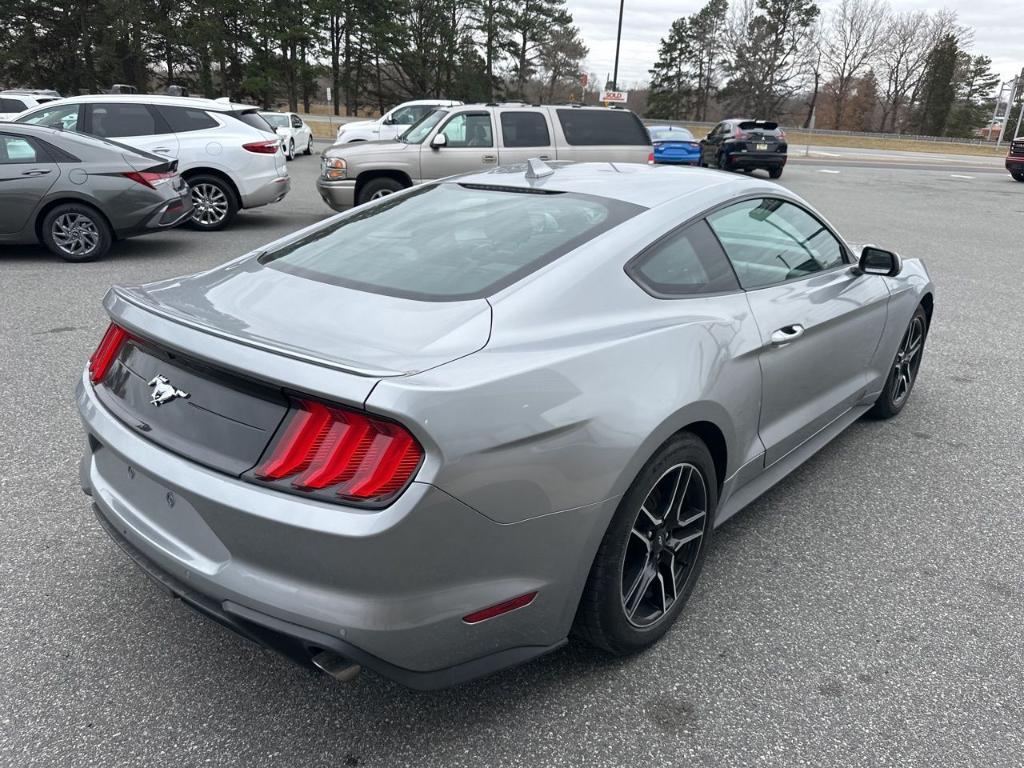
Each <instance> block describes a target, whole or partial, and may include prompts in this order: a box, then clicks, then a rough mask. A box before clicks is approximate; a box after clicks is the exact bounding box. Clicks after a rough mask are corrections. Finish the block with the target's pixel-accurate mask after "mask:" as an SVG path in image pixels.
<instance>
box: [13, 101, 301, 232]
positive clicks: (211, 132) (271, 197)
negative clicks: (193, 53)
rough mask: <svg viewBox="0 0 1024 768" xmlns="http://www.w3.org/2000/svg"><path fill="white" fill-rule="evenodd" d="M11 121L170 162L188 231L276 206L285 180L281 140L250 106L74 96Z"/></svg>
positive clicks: (285, 188) (285, 186)
mask: <svg viewBox="0 0 1024 768" xmlns="http://www.w3.org/2000/svg"><path fill="white" fill-rule="evenodd" d="M15 122H18V123H33V124H36V125H46V126H50V127H53V128H62V129H63V130H66V131H78V132H80V133H88V134H92V135H94V136H100V137H102V138H105V139H112V140H114V141H119V142H121V143H122V144H128V145H130V146H133V147H137V148H138V149H144V150H146V151H148V152H153V153H155V154H158V155H164V156H166V157H173V158H177V160H178V170H179V172H180V173H181V175H182V176H183V177H184V178H185V180H186V181H188V183H189V186H190V187H192V202H193V204H194V206H195V207H194V210H193V213H192V221H191V224H192V226H193V227H194V228H195V229H201V230H215V229H223V228H224V227H226V226H227V225H228V224H229V223H230V222H231V220H232V219H233V218H234V217H235V214H236V213H238V211H239V209H241V208H256V207H257V206H261V205H267V204H268V203H276V202H277V201H278V200H280V199H281V198H283V197H284V196H285V195H286V194H288V190H289V188H290V185H291V182H290V180H289V178H288V170H287V166H286V165H285V158H284V152H283V150H282V149H281V141H280V139H279V138H278V136H277V134H276V133H274V130H273V128H271V127H270V126H269V125H268V124H267V122H266V121H265V120H264V119H263V118H262V117H260V115H259V110H258V109H256V108H255V107H246V106H242V105H238V104H229V103H225V102H217V101H211V100H209V99H190V98H181V97H177V96H151V95H139V96H136V95H118V94H103V95H98V96H76V97H73V98H69V99H61V100H59V101H53V102H50V103H49V104H44V105H42V106H40V107H37V108H36V109H33V110H31V111H29V112H25V113H24V114H21V115H19V116H18V118H17V120H16V121H15Z"/></svg>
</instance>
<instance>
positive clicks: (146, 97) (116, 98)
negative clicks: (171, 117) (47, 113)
mask: <svg viewBox="0 0 1024 768" xmlns="http://www.w3.org/2000/svg"><path fill="white" fill-rule="evenodd" d="M60 102H61V103H62V104H90V103H95V102H122V103H132V102H139V103H143V104H162V105H167V106H177V107H194V108H198V109H208V110H211V111H214V112H236V111H238V110H240V109H257V107H255V106H252V105H250V104H231V103H229V102H225V101H214V100H213V99H201V98H198V97H196V96H163V95H160V94H156V93H94V94H89V95H88V96H69V97H67V98H64V99H60ZM54 103H55V102H48V104H49V105H50V106H52V105H53V104H54Z"/></svg>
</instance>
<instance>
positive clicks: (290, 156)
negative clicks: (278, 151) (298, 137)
mask: <svg viewBox="0 0 1024 768" xmlns="http://www.w3.org/2000/svg"><path fill="white" fill-rule="evenodd" d="M284 157H285V159H286V160H294V159H295V139H288V152H287V153H286V154H285V156H284Z"/></svg>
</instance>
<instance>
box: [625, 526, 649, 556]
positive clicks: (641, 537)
mask: <svg viewBox="0 0 1024 768" xmlns="http://www.w3.org/2000/svg"><path fill="white" fill-rule="evenodd" d="M629 533H630V535H632V536H635V537H636V538H637V539H639V541H640V542H641V543H642V544H643V545H644V549H646V550H647V552H648V553H650V551H651V540H650V539H649V538H647V535H646V534H644V533H641V532H640V531H638V530H637V529H636V528H633V529H631V530H630V532H629Z"/></svg>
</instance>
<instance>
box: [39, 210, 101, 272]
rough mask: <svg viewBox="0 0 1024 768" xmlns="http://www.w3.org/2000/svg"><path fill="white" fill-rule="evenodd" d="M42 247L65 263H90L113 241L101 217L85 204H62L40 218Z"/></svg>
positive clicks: (96, 211)
mask: <svg viewBox="0 0 1024 768" xmlns="http://www.w3.org/2000/svg"><path fill="white" fill-rule="evenodd" d="M41 234H42V236H43V244H44V245H45V246H46V247H47V248H49V249H50V252H51V253H53V254H54V255H56V256H60V257H61V258H62V259H64V260H65V261H71V262H76V263H80V262H85V261H93V260H94V259H98V258H100V257H101V256H105V255H106V253H107V251H109V250H110V246H111V243H113V241H114V237H113V233H112V232H111V231H110V225H109V224H107V220H106V219H105V218H104V217H103V214H102V213H100V212H99V211H98V210H96V209H95V208H93V207H92V206H91V205H86V204H85V203H62V204H61V205H58V206H56V207H54V208H53V209H51V210H50V212H49V213H47V214H46V216H45V217H44V218H43V224H42V232H41Z"/></svg>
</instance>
